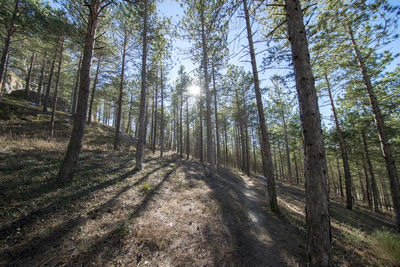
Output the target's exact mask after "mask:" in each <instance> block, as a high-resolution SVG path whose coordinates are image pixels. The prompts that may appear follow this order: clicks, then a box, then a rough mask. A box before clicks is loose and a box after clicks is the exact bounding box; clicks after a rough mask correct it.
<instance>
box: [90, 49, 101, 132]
mask: <svg viewBox="0 0 400 267" xmlns="http://www.w3.org/2000/svg"><path fill="white" fill-rule="evenodd" d="M100 64H101V56H99V57H98V58H97V69H96V74H95V76H94V81H93V87H92V94H91V96H90V104H89V115H88V118H87V124H88V125H89V124H91V123H92V111H93V102H94V94H95V93H96V87H97V81H98V79H99V72H100Z"/></svg>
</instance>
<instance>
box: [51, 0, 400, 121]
mask: <svg viewBox="0 0 400 267" xmlns="http://www.w3.org/2000/svg"><path fill="white" fill-rule="evenodd" d="M50 2H51V4H52V5H54V3H53V1H50ZM389 2H390V3H391V4H392V5H395V4H398V3H397V1H396V0H390V1H389ZM158 11H159V13H160V15H162V16H167V17H170V18H171V20H172V23H173V24H174V25H176V24H177V23H179V20H180V18H181V17H182V16H183V9H182V8H181V7H180V4H179V2H177V1H171V0H164V1H162V2H161V3H158ZM232 21H233V22H232V23H231V25H230V26H234V27H231V29H230V31H229V37H228V39H229V40H232V38H233V37H234V36H235V35H237V34H238V33H239V31H240V30H239V29H243V27H244V26H245V24H244V19H243V18H237V17H236V18H234V19H233V20H232ZM255 40H257V34H256V35H255ZM243 46H247V39H246V33H245V32H243V33H242V34H241V36H240V38H238V39H237V40H236V41H235V42H233V43H232V44H231V45H230V47H229V49H230V53H231V54H236V53H237V52H239V51H240V50H241V49H242V48H243ZM173 47H174V50H173V52H172V59H173V62H172V66H173V68H172V69H171V70H170V74H169V82H170V83H171V82H172V81H174V80H175V79H176V77H177V71H178V69H179V66H180V65H181V64H182V65H184V66H185V69H186V71H187V72H191V71H192V70H193V69H195V68H197V67H198V64H199V63H193V62H192V60H191V59H190V55H188V54H185V53H184V52H183V51H185V50H186V49H187V48H189V47H190V43H189V41H187V40H177V41H175V42H174V43H173ZM264 47H265V44H264V43H259V44H257V45H256V50H257V51H261V50H262V49H264ZM385 49H386V50H389V51H392V52H393V53H400V39H398V40H396V41H395V42H393V43H391V44H390V45H389V46H388V47H386V48H385ZM246 52H247V49H246V50H244V51H242V53H239V54H238V55H237V56H235V57H233V58H231V59H230V61H229V64H234V65H238V66H242V67H244V69H245V70H246V71H251V65H250V63H249V56H248V54H247V53H246ZM262 57H263V54H262V53H260V54H259V55H258V56H257V64H258V66H260V64H261V63H262ZM399 63H400V59H399V58H397V59H396V60H395V61H393V62H392V64H391V65H390V66H389V68H388V70H393V69H394V68H395V67H396V66H398V64H399ZM280 72H281V71H280V70H269V71H267V72H260V73H259V76H260V80H261V86H262V87H265V86H267V85H268V80H269V78H270V77H271V76H272V75H273V74H279V73H280ZM319 104H320V112H321V114H322V117H323V120H324V123H326V124H331V121H330V117H331V114H332V112H331V110H330V106H329V104H328V99H327V98H321V99H319Z"/></svg>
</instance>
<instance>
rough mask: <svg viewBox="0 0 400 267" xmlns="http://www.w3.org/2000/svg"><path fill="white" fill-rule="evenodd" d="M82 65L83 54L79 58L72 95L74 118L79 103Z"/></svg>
mask: <svg viewBox="0 0 400 267" xmlns="http://www.w3.org/2000/svg"><path fill="white" fill-rule="evenodd" d="M81 64H82V54H81V56H80V58H79V63H78V69H77V70H76V80H75V86H74V91H73V94H72V108H71V114H72V117H75V114H76V102H77V101H78V97H77V96H78V87H79V77H80V76H79V75H80V72H81Z"/></svg>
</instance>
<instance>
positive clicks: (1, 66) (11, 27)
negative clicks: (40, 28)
mask: <svg viewBox="0 0 400 267" xmlns="http://www.w3.org/2000/svg"><path fill="white" fill-rule="evenodd" d="M18 5H19V0H15V4H14V10H13V13H12V15H11V19H10V21H9V24H8V25H7V26H8V29H7V34H6V38H5V40H4V48H3V53H2V54H1V59H0V79H1V77H3V74H4V70H5V65H6V60H7V57H8V53H9V52H10V43H11V38H12V36H13V35H14V33H15V20H16V19H17V13H18Z"/></svg>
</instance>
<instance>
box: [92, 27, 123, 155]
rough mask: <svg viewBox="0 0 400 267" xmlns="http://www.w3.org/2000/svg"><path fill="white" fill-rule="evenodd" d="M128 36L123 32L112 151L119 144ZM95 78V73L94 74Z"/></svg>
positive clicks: (116, 148) (117, 147)
mask: <svg viewBox="0 0 400 267" xmlns="http://www.w3.org/2000/svg"><path fill="white" fill-rule="evenodd" d="M128 36H129V33H128V31H127V30H125V32H124V43H123V45H122V66H121V76H120V82H119V97H118V112H117V124H116V127H115V136H114V150H118V149H119V142H120V140H119V132H120V128H121V114H122V100H123V98H124V82H125V80H124V79H125V57H126V45H127V44H128ZM99 62H100V57H99ZM99 64H100V63H99ZM98 69H99V65H97V70H98ZM96 77H97V73H96ZM129 119H130V118H129ZM128 123H129V122H128Z"/></svg>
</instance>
